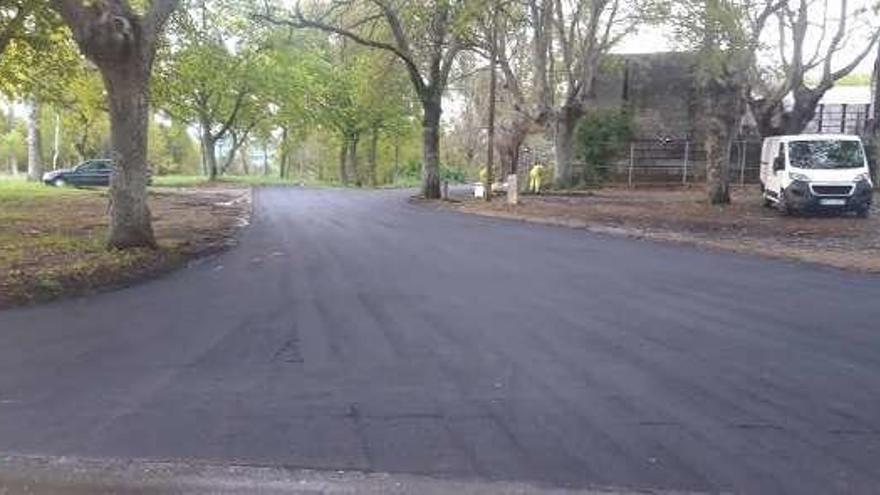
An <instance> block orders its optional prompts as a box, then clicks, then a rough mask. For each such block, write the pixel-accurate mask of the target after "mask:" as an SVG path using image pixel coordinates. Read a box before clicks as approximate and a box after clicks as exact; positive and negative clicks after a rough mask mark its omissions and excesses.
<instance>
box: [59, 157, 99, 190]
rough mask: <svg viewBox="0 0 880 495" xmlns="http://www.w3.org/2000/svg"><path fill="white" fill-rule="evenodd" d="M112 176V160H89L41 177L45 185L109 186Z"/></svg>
mask: <svg viewBox="0 0 880 495" xmlns="http://www.w3.org/2000/svg"><path fill="white" fill-rule="evenodd" d="M112 174H113V161H112V160H89V161H86V162H83V163H81V164H79V165H77V166H76V167H74V168H67V169H61V170H55V171H53V172H48V173H46V174H45V175H43V182H44V183H45V184H47V185H52V186H57V187H62V186H67V185H70V186H109V185H110V176H111V175H112Z"/></svg>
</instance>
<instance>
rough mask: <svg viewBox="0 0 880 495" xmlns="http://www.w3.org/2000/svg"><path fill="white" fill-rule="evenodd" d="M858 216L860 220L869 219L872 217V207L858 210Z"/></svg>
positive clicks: (863, 207)
mask: <svg viewBox="0 0 880 495" xmlns="http://www.w3.org/2000/svg"><path fill="white" fill-rule="evenodd" d="M856 216H857V217H859V218H868V217H870V216H871V205H865V206H862V207H860V208H859V209H857V210H856Z"/></svg>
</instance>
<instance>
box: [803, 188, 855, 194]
mask: <svg viewBox="0 0 880 495" xmlns="http://www.w3.org/2000/svg"><path fill="white" fill-rule="evenodd" d="M813 193H814V194H818V195H820V196H849V195H850V193H852V186H813Z"/></svg>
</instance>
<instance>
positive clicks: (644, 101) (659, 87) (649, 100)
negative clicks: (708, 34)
mask: <svg viewBox="0 0 880 495" xmlns="http://www.w3.org/2000/svg"><path fill="white" fill-rule="evenodd" d="M592 99H593V103H594V105H595V106H596V107H598V108H627V109H629V111H630V112H631V114H632V116H633V120H634V127H635V129H634V130H635V138H636V139H686V138H688V137H689V136H691V135H693V133H694V131H695V130H696V127H697V125H696V123H695V115H696V111H695V105H696V97H695V93H694V80H693V56H692V55H691V54H689V53H648V54H634V55H611V56H609V57H608V58H606V60H605V61H604V62H603V64H602V69H601V71H600V74H599V76H598V77H597V79H596V84H595V87H594V93H593V98H592Z"/></svg>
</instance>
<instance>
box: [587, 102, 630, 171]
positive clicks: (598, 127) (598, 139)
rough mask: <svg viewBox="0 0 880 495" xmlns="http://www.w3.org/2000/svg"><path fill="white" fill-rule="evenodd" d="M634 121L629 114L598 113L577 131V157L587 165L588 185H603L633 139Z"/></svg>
mask: <svg viewBox="0 0 880 495" xmlns="http://www.w3.org/2000/svg"><path fill="white" fill-rule="evenodd" d="M632 133H633V122H632V117H631V116H630V115H629V113H627V112H626V111H621V110H614V109H608V110H598V111H595V112H591V113H589V114H587V116H585V117H584V118H582V119H581V120H580V122H578V126H577V129H576V130H575V143H576V144H575V156H576V157H577V158H578V160H580V161H582V162H583V163H584V180H585V181H586V182H603V181H604V180H606V179H607V178H608V167H609V165H611V161H612V160H613V159H614V157H616V156H618V155H619V153H621V152H622V151H623V150H624V149H625V148H626V146H627V143H629V140H630V139H631V138H632Z"/></svg>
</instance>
